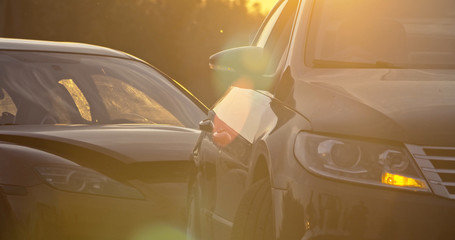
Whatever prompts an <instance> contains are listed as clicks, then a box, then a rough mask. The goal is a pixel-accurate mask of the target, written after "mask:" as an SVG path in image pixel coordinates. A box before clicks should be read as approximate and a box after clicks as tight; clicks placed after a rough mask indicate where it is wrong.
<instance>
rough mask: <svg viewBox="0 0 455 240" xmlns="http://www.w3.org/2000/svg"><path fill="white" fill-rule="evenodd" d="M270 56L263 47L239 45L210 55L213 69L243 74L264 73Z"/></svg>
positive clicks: (210, 63)
mask: <svg viewBox="0 0 455 240" xmlns="http://www.w3.org/2000/svg"><path fill="white" fill-rule="evenodd" d="M268 60H269V58H268V56H267V54H266V53H265V51H264V48H261V47H254V46H248V47H239V48H232V49H228V50H225V51H222V52H219V53H216V54H214V55H212V56H211V57H210V61H209V65H210V68H211V69H213V70H221V71H229V72H236V73H241V74H262V73H264V71H265V68H266V66H267V63H268Z"/></svg>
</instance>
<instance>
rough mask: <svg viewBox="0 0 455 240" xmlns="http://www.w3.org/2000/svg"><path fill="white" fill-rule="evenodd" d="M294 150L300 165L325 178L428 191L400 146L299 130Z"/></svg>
mask: <svg viewBox="0 0 455 240" xmlns="http://www.w3.org/2000/svg"><path fill="white" fill-rule="evenodd" d="M294 153H295V156H296V158H297V159H298V161H299V162H300V163H301V164H302V166H303V167H305V168H306V169H308V170H309V171H311V172H313V173H316V174H320V175H323V176H326V177H330V178H336V179H341V180H347V181H351V182H358V183H367V184H373V185H381V186H389V187H396V188H405V189H410V190H418V191H426V192H428V191H430V190H429V188H428V185H427V183H426V181H425V180H424V178H423V176H422V174H421V173H420V171H419V170H418V169H417V167H416V165H415V164H414V161H413V160H412V158H411V156H410V155H409V153H408V152H407V151H406V149H404V148H403V147H399V146H394V145H388V144H383V143H377V142H366V141H358V140H352V139H345V138H337V137H329V136H321V135H315V134H310V133H306V132H301V133H299V135H298V136H297V139H296V142H295V146H294Z"/></svg>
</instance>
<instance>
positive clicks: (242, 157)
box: [198, 0, 299, 239]
mask: <svg viewBox="0 0 455 240" xmlns="http://www.w3.org/2000/svg"><path fill="white" fill-rule="evenodd" d="M298 3H299V1H297V0H282V1H280V2H279V3H278V4H277V5H276V7H275V8H274V10H273V11H272V12H271V14H270V15H269V16H268V18H267V19H266V21H265V23H264V24H263V25H262V27H261V29H260V31H259V33H258V34H257V38H256V39H255V41H253V46H257V47H261V48H263V49H264V50H265V51H267V53H268V54H269V56H271V57H270V60H269V62H268V64H267V67H266V70H265V72H264V73H263V74H262V76H260V77H261V78H263V79H261V81H267V82H269V83H270V85H269V87H268V90H269V91H270V92H271V91H272V89H273V83H274V81H275V79H277V78H279V76H280V75H281V72H282V66H283V65H284V64H283V63H284V59H285V56H286V54H285V53H286V49H287V46H288V43H289V39H290V35H291V30H292V26H293V22H294V19H295V13H296V11H297V5H298ZM239 78H241V76H239ZM271 101H272V99H271V98H270V94H269V93H267V92H258V91H255V90H252V89H248V88H246V89H241V88H232V89H231V90H229V91H228V93H227V94H226V95H225V96H224V97H223V98H222V100H220V102H219V103H218V104H217V105H216V107H215V108H214V109H213V110H212V114H211V118H210V119H211V121H212V122H213V126H214V127H213V131H211V132H206V133H204V134H203V137H202V139H201V142H200V145H199V146H200V148H199V150H200V151H199V152H202V153H204V155H199V156H198V159H199V162H200V163H201V164H200V169H201V170H200V171H203V172H204V173H203V174H201V175H202V176H204V179H203V180H202V181H203V182H201V183H200V186H201V187H202V188H203V189H201V190H202V191H203V194H202V196H204V199H202V202H203V203H202V208H203V210H202V211H203V212H204V213H207V214H206V215H207V216H206V217H207V218H208V219H209V221H208V226H209V228H210V229H211V230H213V232H214V233H216V236H213V239H230V234H229V233H230V229H231V228H232V226H233V222H234V218H235V215H236V212H235V211H232V209H237V208H238V206H239V203H240V201H241V199H242V196H243V195H244V193H245V191H246V189H247V188H248V172H249V168H250V167H251V166H252V165H253V164H254V161H255V159H254V157H253V156H254V153H253V151H252V149H254V146H253V145H254V141H255V139H256V137H257V136H256V133H257V132H261V130H260V129H261V128H263V129H265V128H267V126H271V125H274V124H275V123H276V117H274V116H275V114H274V113H273V112H272V111H270V104H271ZM253 109H254V111H251V110H253ZM243 126H256V127H257V129H251V128H250V129H246V128H244V127H243ZM232 179H235V180H234V181H233V180H232ZM226 189H227V190H226ZM203 218H205V216H204V217H203ZM209 239H212V238H210V237H209Z"/></svg>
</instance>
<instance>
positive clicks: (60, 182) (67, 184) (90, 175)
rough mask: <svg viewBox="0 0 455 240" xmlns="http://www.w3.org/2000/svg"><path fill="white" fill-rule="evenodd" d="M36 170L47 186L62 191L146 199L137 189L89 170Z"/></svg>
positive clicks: (55, 168) (61, 168)
mask: <svg viewBox="0 0 455 240" xmlns="http://www.w3.org/2000/svg"><path fill="white" fill-rule="evenodd" d="M35 169H36V171H37V172H38V173H39V175H41V177H42V178H43V179H44V180H45V182H46V183H47V184H49V185H50V186H52V187H54V188H56V189H59V190H62V191H68V192H76V193H85V194H94V195H102V196H108V197H119V198H134V199H143V198H144V196H143V195H142V194H141V193H140V192H139V191H138V190H137V189H135V188H133V187H131V186H128V185H125V184H123V183H120V182H118V181H116V180H114V179H112V178H109V177H107V176H104V175H102V174H100V173H98V172H96V171H93V170H90V169H87V168H82V167H80V168H76V167H60V166H59V167H55V166H52V167H50V166H49V167H47V166H46V167H35Z"/></svg>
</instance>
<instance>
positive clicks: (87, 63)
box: [0, 51, 204, 128]
mask: <svg viewBox="0 0 455 240" xmlns="http://www.w3.org/2000/svg"><path fill="white" fill-rule="evenodd" d="M0 113H1V114H2V115H1V118H0V120H1V121H0V124H2V125H8V124H118V123H129V124H131V123H140V124H169V125H176V126H185V127H192V128H197V122H198V121H199V120H201V119H203V117H204V113H203V112H202V110H201V109H199V108H198V107H197V105H196V104H194V103H193V102H192V101H191V100H190V99H189V98H188V97H187V96H185V95H184V94H183V93H182V92H181V91H180V90H179V89H178V88H177V87H176V86H174V85H173V84H172V83H171V82H170V81H169V80H168V79H167V78H165V77H163V76H162V75H161V74H160V73H158V72H157V71H155V70H154V69H153V68H152V67H150V66H147V65H146V64H144V63H141V62H139V61H134V60H127V59H120V58H114V57H104V56H90V55H80V54H63V53H44V52H19V51H18V52H16V51H3V52H0Z"/></svg>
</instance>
